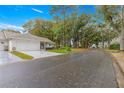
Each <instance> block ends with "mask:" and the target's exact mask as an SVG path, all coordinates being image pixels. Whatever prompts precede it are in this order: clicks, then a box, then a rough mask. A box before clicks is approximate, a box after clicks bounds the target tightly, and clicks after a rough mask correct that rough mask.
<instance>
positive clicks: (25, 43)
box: [12, 40, 40, 51]
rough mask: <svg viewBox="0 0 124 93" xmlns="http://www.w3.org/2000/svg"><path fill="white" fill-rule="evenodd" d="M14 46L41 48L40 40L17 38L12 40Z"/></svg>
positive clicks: (28, 48)
mask: <svg viewBox="0 0 124 93" xmlns="http://www.w3.org/2000/svg"><path fill="white" fill-rule="evenodd" d="M12 47H15V48H16V50H25V51H28V50H40V42H36V41H30V40H29V41H27V40H15V41H12Z"/></svg>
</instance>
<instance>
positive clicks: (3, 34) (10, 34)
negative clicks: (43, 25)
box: [0, 31, 54, 44]
mask: <svg viewBox="0 0 124 93" xmlns="http://www.w3.org/2000/svg"><path fill="white" fill-rule="evenodd" d="M0 39H24V40H33V41H42V42H47V43H52V44H53V43H54V42H52V41H51V40H49V39H48V38H44V37H38V36H35V35H32V34H30V33H25V34H21V33H19V32H15V31H0Z"/></svg>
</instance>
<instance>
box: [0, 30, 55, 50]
mask: <svg viewBox="0 0 124 93" xmlns="http://www.w3.org/2000/svg"><path fill="white" fill-rule="evenodd" d="M52 45H54V42H52V41H51V40H49V39H48V38H44V37H38V36H34V35H32V34H30V33H25V34H21V33H19V32H15V31H0V50H8V51H13V50H17V51H21V50H24V51H28V50H29V51H30V50H41V49H46V47H49V46H50V47H51V46H52Z"/></svg>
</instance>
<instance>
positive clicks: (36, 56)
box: [21, 51, 62, 58]
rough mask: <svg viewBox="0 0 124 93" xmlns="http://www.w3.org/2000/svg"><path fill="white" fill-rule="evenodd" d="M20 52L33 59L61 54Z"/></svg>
mask: <svg viewBox="0 0 124 93" xmlns="http://www.w3.org/2000/svg"><path fill="white" fill-rule="evenodd" d="M21 52H23V53H25V54H28V55H31V56H33V57H34V58H44V57H50V56H57V55H62V53H54V52H48V51H21Z"/></svg>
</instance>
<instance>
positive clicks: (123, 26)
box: [120, 5, 124, 51]
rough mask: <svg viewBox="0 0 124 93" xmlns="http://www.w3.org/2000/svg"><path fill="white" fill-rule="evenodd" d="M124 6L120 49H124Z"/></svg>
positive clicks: (123, 8)
mask: <svg viewBox="0 0 124 93" xmlns="http://www.w3.org/2000/svg"><path fill="white" fill-rule="evenodd" d="M123 10H124V7H123V5H122V24H121V35H120V50H122V51H124V25H123V19H124V14H123V13H124V12H123Z"/></svg>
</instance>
